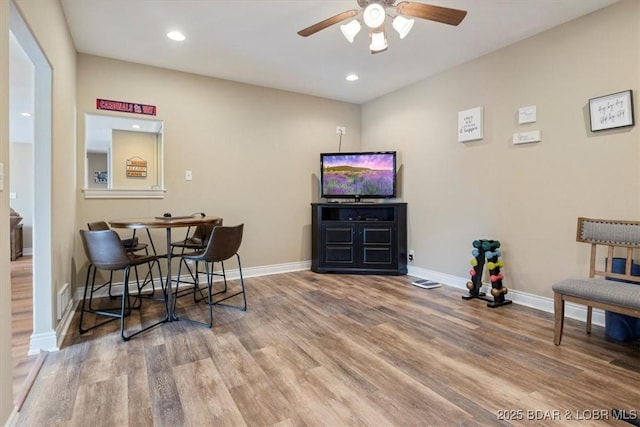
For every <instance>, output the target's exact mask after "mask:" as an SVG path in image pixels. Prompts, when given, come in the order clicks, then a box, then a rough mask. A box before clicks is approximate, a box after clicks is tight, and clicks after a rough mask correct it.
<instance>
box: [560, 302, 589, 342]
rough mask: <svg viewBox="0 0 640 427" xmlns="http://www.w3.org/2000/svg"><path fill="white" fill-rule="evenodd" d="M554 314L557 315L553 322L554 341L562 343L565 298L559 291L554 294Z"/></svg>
mask: <svg viewBox="0 0 640 427" xmlns="http://www.w3.org/2000/svg"><path fill="white" fill-rule="evenodd" d="M589 308H591V307H589ZM553 314H554V317H555V320H554V324H553V326H554V333H553V343H554V344H555V345H560V340H561V339H562V328H563V326H564V299H563V298H562V294H560V293H557V292H556V293H554V294H553Z"/></svg>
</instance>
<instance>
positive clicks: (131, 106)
mask: <svg viewBox="0 0 640 427" xmlns="http://www.w3.org/2000/svg"><path fill="white" fill-rule="evenodd" d="M96 108H97V109H98V110H109V111H120V112H122V113H134V114H147V115H149V116H155V115H156V106H155V105H145V104H136V103H135V102H124V101H110V100H108V99H99V98H98V99H96Z"/></svg>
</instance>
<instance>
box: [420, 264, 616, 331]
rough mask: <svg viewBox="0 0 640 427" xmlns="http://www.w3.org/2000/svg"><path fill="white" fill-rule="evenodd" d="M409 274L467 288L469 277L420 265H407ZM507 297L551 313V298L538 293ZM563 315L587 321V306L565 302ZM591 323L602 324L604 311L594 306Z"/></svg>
mask: <svg viewBox="0 0 640 427" xmlns="http://www.w3.org/2000/svg"><path fill="white" fill-rule="evenodd" d="M409 275H411V276H415V277H419V278H421V279H429V280H434V281H437V282H439V283H442V284H443V285H448V286H451V287H454V288H458V289H464V290H467V282H469V281H470V279H467V278H462V277H458V276H452V275H450V274H445V273H440V272H437V271H433V270H428V269H425V268H420V267H409ZM490 290H491V285H489V284H485V285H484V286H483V287H482V291H483V292H486V293H487V294H488V293H489V292H490ZM507 295H508V299H510V300H511V301H513V303H514V304H520V305H524V306H526V307H531V308H535V309H537V310H541V311H544V312H546V313H553V299H552V298H547V297H541V296H539V295H533V294H529V293H526V292H521V291H516V290H512V289H509V293H508V294H507ZM564 315H565V317H568V318H570V319H576V320H580V321H583V322H586V321H587V307H586V306H584V305H579V304H573V303H569V302H567V303H565V307H564ZM591 323H592V324H594V325H598V326H604V311H603V310H600V309H597V308H594V309H593V316H592V318H591Z"/></svg>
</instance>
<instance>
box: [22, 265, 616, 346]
mask: <svg viewBox="0 0 640 427" xmlns="http://www.w3.org/2000/svg"><path fill="white" fill-rule="evenodd" d="M310 267H311V261H301V262H290V263H284V264H274V265H266V266H259V267H247V268H243V269H242V272H243V274H244V277H245V278H248V277H259V276H268V275H272V274H282V273H291V272H294V271H304V270H309V268H310ZM226 272H227V277H228V278H229V279H231V280H233V279H238V278H239V277H240V275H239V273H238V270H237V269H229V270H227V271H226ZM409 275H411V276H414V277H419V278H421V279H428V280H434V281H436V282H438V283H442V284H443V285H447V286H451V287H454V288H458V289H465V290H466V289H467V282H468V281H469V279H467V278H463V277H458V276H453V275H450V274H446V273H440V272H437V271H433V270H428V269H425V268H420V267H413V266H409ZM157 284H158V285H159V284H160V283H159V282H158V283H157ZM485 286H486V288H485V287H483V291H485V292H487V293H488V292H489V291H490V285H485ZM113 291H114V292H115V293H121V292H122V283H114V284H113ZM83 294H84V287H78V288H77V289H76V292H75V296H74V300H75V301H74V303H75V305H74V306H73V309H72V310H67V312H66V315H65V317H64V318H63V319H62V321H60V323H59V324H58V328H57V329H56V331H55V332H54V331H51V332H50V333H47V334H39V335H37V336H36V335H32V336H31V345H30V348H29V354H30V355H31V354H38V353H39V352H40V350H41V349H42V350H47V351H57V350H58V349H59V344H60V343H62V340H63V339H64V335H65V334H66V331H67V329H68V327H69V324H70V322H71V318H72V316H73V313H74V312H75V309H76V307H77V304H78V301H81V300H82V297H83ZM106 295H107V290H106V289H104V290H101V291H100V292H98V293H96V295H95V297H101V296H106ZM508 295H509V299H510V300H511V301H513V302H514V303H515V304H520V305H524V306H526V307H531V308H535V309H537V310H542V311H544V312H547V313H553V299H551V298H546V297H541V296H538V295H533V294H529V293H526V292H521V291H516V290H509V294H508ZM565 316H566V317H568V318H571V319H576V320H581V321H583V322H584V321H586V318H587V308H586V307H585V306H581V305H578V304H572V303H566V305H565ZM592 323H593V324H594V325H598V326H604V311H602V310H598V309H593V318H592Z"/></svg>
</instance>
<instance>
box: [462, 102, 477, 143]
mask: <svg viewBox="0 0 640 427" xmlns="http://www.w3.org/2000/svg"><path fill="white" fill-rule="evenodd" d="M482 116H483V109H482V107H476V108H471V109H469V110H464V111H460V112H458V142H467V141H476V140H478V139H482V134H483V132H482Z"/></svg>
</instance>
